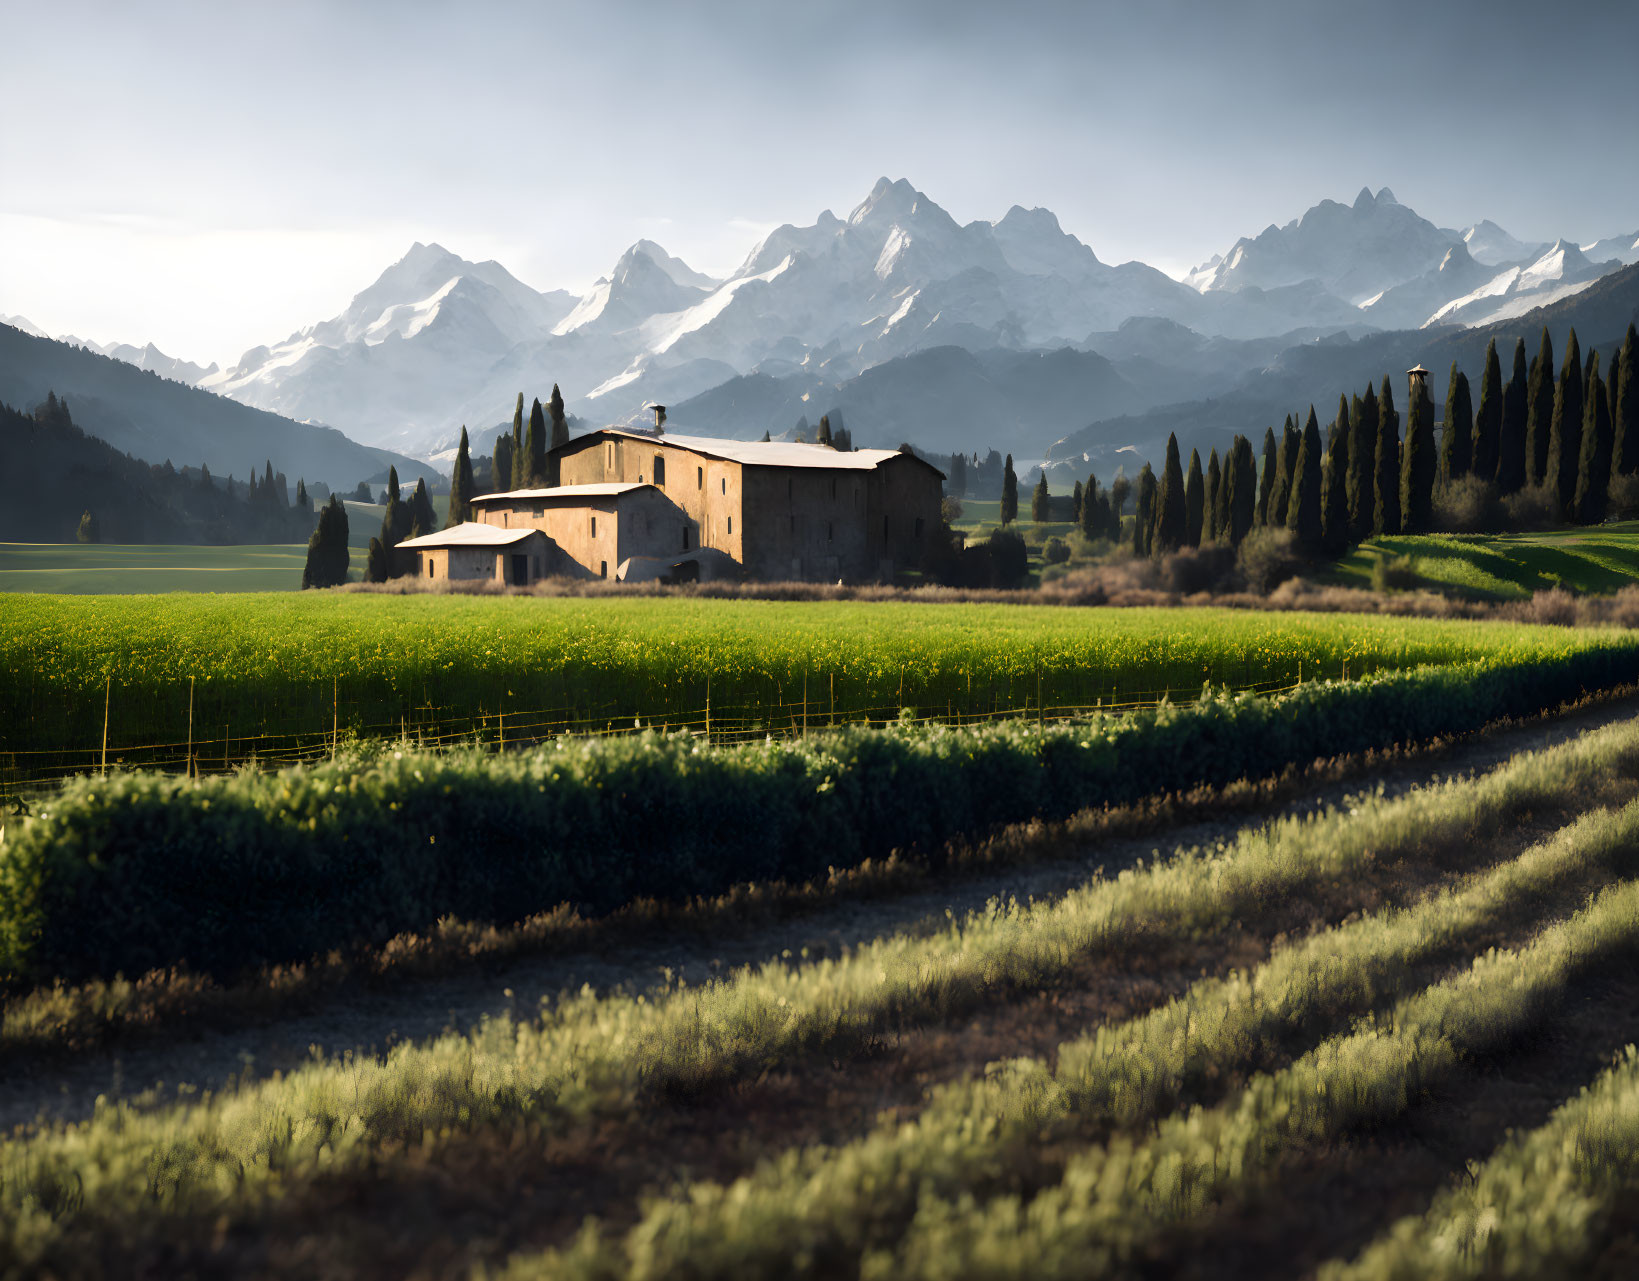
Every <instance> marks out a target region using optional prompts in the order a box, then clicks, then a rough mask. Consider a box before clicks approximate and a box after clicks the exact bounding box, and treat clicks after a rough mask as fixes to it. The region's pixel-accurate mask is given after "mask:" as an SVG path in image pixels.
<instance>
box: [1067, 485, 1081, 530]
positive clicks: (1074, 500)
mask: <svg viewBox="0 0 1639 1281" xmlns="http://www.w3.org/2000/svg"><path fill="white" fill-rule="evenodd" d="M1081 497H1082V494H1081V482H1080V481H1079V480H1078V481H1077V482H1076V487H1075V488H1074V489H1072V490H1071V491H1070V515H1071V517H1072V518H1073V519H1074V520H1075V522H1076V526H1077V528H1080V526H1081Z"/></svg>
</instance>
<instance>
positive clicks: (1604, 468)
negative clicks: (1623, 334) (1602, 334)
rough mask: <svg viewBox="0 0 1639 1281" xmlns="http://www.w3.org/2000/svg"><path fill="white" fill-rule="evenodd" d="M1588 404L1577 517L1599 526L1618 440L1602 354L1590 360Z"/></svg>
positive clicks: (1579, 465) (1606, 503) (1606, 504)
mask: <svg viewBox="0 0 1639 1281" xmlns="http://www.w3.org/2000/svg"><path fill="white" fill-rule="evenodd" d="M1586 399H1587V406H1586V408H1585V409H1584V410H1583V413H1582V456H1581V458H1580V459H1578V461H1577V469H1576V518H1577V520H1578V521H1580V522H1581V523H1582V524H1584V525H1597V524H1599V522H1600V521H1602V520H1604V519H1605V512H1606V510H1607V509H1608V508H1609V506H1610V485H1611V453H1612V449H1613V447H1614V445H1615V443H1616V439H1615V433H1614V431H1613V430H1612V426H1611V412H1610V400H1609V388H1608V386H1607V385H1606V383H1605V382H1604V381H1603V380H1602V379H1601V378H1600V377H1599V353H1598V352H1597V351H1596V352H1594V353H1593V355H1592V357H1591V358H1590V359H1589V361H1588V393H1587V397H1586Z"/></svg>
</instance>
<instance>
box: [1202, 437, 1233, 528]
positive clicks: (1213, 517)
mask: <svg viewBox="0 0 1639 1281" xmlns="http://www.w3.org/2000/svg"><path fill="white" fill-rule="evenodd" d="M1234 450H1235V441H1234V439H1233V438H1231V440H1230V442H1229V448H1228V449H1226V450H1224V458H1223V462H1222V464H1220V467H1219V471H1218V492H1217V494H1216V495H1214V497H1213V500H1212V508H1211V510H1209V511H1208V512H1207V514H1206V520H1207V532H1208V533H1209V534H1211V535H1212V540H1213V542H1223V541H1224V539H1226V538H1227V537H1228V536H1229V465H1230V463H1231V462H1232V461H1233V460H1232V458H1231V455H1232V454H1233V453H1234Z"/></svg>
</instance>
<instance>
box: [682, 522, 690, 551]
mask: <svg viewBox="0 0 1639 1281" xmlns="http://www.w3.org/2000/svg"><path fill="white" fill-rule="evenodd" d="M688 549H689V527H688V526H687V525H684V526H683V550H684V551H688Z"/></svg>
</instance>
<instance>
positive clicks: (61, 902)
mask: <svg viewBox="0 0 1639 1281" xmlns="http://www.w3.org/2000/svg"><path fill="white" fill-rule="evenodd" d="M1635 679H1639V650H1635V651H1633V652H1629V651H1628V650H1627V649H1625V648H1598V649H1590V650H1582V651H1577V652H1573V653H1570V654H1566V655H1564V656H1562V657H1560V658H1558V659H1553V660H1548V661H1543V660H1538V661H1536V662H1533V663H1532V664H1530V665H1529V666H1528V667H1523V668H1522V667H1516V666H1514V665H1511V664H1501V663H1494V662H1489V661H1487V662H1480V663H1477V664H1472V665H1464V666H1458V667H1446V668H1425V669H1419V670H1415V671H1410V672H1396V673H1389V674H1385V675H1382V676H1379V677H1373V678H1368V679H1365V680H1361V681H1357V682H1348V683H1345V682H1317V683H1313V684H1310V685H1305V686H1303V687H1301V688H1300V689H1299V690H1296V691H1294V692H1293V693H1291V694H1289V695H1287V696H1284V697H1281V698H1276V699H1259V698H1255V697H1250V696H1245V695H1228V694H1214V693H1205V694H1203V696H1202V697H1201V698H1200V699H1199V700H1198V701H1197V702H1194V703H1190V704H1184V705H1163V706H1162V707H1160V708H1158V709H1154V710H1151V711H1145V712H1140V713H1137V714H1133V715H1129V716H1125V717H1115V716H1101V717H1100V716H1095V717H1092V718H1088V719H1084V720H1079V721H1074V722H1068V723H1063V724H1058V725H1048V726H1045V727H1041V726H1032V725H1021V724H1019V723H1016V722H1015V723H1009V724H999V725H992V726H987V727H982V728H974V729H963V730H954V729H946V728H935V729H905V730H899V729H890V730H867V729H857V728H856V729H843V730H838V731H835V732H830V733H825V734H820V735H816V736H814V737H812V738H810V739H806V740H798V741H783V740H782V741H774V740H770V741H768V742H765V743H762V744H755V745H749V746H740V747H722V748H714V747H706V746H703V745H702V744H701V743H700V742H699V741H698V740H697V739H694V738H692V737H689V736H686V735H669V736H668V735H660V734H653V733H650V734H644V735H642V736H636V737H632V738H625V739H592V740H584V739H577V740H564V741H562V742H559V743H557V744H555V745H553V746H550V747H546V748H541V749H538V750H534V751H530V752H523V753H514V754H510V755H501V756H494V755H486V754H482V753H478V752H471V751H469V752H453V753H447V754H432V753H423V752H411V751H402V750H401V751H387V752H384V753H377V754H366V753H358V754H353V755H349V756H344V757H342V758H339V759H338V760H336V761H335V762H333V763H326V764H323V765H319V766H313V767H297V768H292V769H288V770H285V771H282V772H280V773H277V774H263V773H257V772H246V773H243V774H241V775H240V776H238V777H234V778H218V779H211V780H206V781H202V782H190V781H187V780H184V779H181V778H177V777H175V776H169V775H157V774H135V775H119V776H114V777H110V778H106V779H105V778H87V779H82V780H79V781H77V782H74V783H72V784H69V785H67V786H65V787H64V788H63V789H62V791H61V792H60V793H59V794H57V795H56V796H55V797H54V798H53V799H52V800H51V801H49V802H48V803H46V804H45V805H44V806H42V808H41V812H40V813H39V814H38V815H37V816H35V817H31V818H28V819H25V820H23V821H22V822H21V823H20V824H18V825H17V826H15V827H14V829H13V830H11V831H9V832H7V833H5V835H4V842H5V843H4V845H3V846H0V975H3V976H4V978H5V980H6V981H8V982H9V983H10V984H12V985H13V986H19V985H26V984H28V983H32V982H35V981H39V980H41V979H46V978H52V977H57V978H63V979H68V980H78V979H84V978H91V977H98V976H101V977H107V976H111V975H113V974H115V973H118V972H128V973H134V972H140V971H143V970H146V969H149V968H153V967H160V966H168V965H175V964H180V965H186V966H189V967H190V968H193V969H196V970H202V971H208V972H210V973H213V974H222V973H228V972H232V971H234V970H236V969H238V968H241V967H244V966H249V965H254V964H259V963H266V962H278V961H284V960H292V959H297V958H301V957H305V956H309V955H312V954H314V953H316V952H322V951H326V950H329V949H331V948H334V947H338V946H344V945H348V944H355V943H356V944H370V943H380V942H383V941H385V940H386V939H388V938H390V937H392V936H393V935H394V934H397V933H400V932H403V931H406V930H419V929H425V928H428V927H429V926H431V925H433V924H435V923H436V922H437V921H438V920H439V919H440V918H443V917H446V916H455V917H460V918H463V919H468V920H482V921H510V920H517V919H520V918H522V917H523V916H526V915H528V914H530V913H532V912H537V911H541V910H544V909H547V908H550V907H553V906H555V905H557V904H559V903H563V902H572V903H575V904H577V905H580V906H582V907H585V908H587V909H590V910H593V911H602V910H608V909H611V908H613V907H616V906H618V905H620V904H622V903H625V902H629V901H631V900H632V899H634V898H638V897H662V898H675V897H681V896H687V895H693V894H709V893H716V892H720V891H721V890H723V889H724V888H726V887H728V886H730V885H733V884H736V883H741V882H746V881H762V880H768V879H774V878H784V879H791V880H801V879H806V878H809V877H812V876H815V875H819V874H823V873H824V872H825V871H826V869H827V868H828V867H845V866H854V865H858V864H859V863H861V862H863V861H865V860H867V859H874V858H880V857H883V856H886V855H887V854H889V853H891V852H892V851H894V850H895V849H899V850H908V849H915V850H919V851H920V852H922V853H923V854H924V855H925V856H926V857H928V858H929V859H931V860H933V861H935V862H937V861H938V859H939V857H940V852H941V850H942V849H943V847H944V846H946V844H947V843H949V842H952V841H955V840H960V839H963V838H967V837H971V836H974V835H978V834H980V833H983V832H985V831H987V830H991V829H993V828H995V827H997V826H999V825H1002V824H1006V823H1012V822H1018V821H1022V820H1025V819H1029V818H1036V817H1040V818H1046V819H1057V818H1062V817H1065V816H1067V815H1069V814H1072V813H1074V812H1076V811H1077V810H1080V809H1083V808H1086V807H1089V806H1099V805H1104V804H1121V803H1125V802H1129V801H1133V800H1136V799H1139V798H1141V797H1144V796H1151V795H1155V794H1157V793H1160V792H1167V791H1172V790H1176V789H1181V788H1187V787H1193V786H1195V785H1199V784H1207V785H1221V784H1224V783H1228V782H1232V781H1234V780H1236V779H1240V778H1254V777H1262V776H1266V775H1269V774H1273V773H1278V772H1279V771H1280V770H1281V769H1283V768H1284V767H1285V766H1287V765H1289V764H1292V763H1295V762H1305V761H1309V760H1312V759H1314V758H1317V757H1325V756H1332V755H1337V754H1342V753H1353V752H1359V751H1364V750H1367V749H1372V748H1384V747H1388V746H1391V745H1393V744H1396V743H1406V742H1413V741H1418V740H1422V739H1427V738H1429V737H1432V736H1435V735H1448V734H1453V733H1461V732H1465V731H1469V730H1473V729H1477V728H1479V727H1480V726H1482V725H1484V724H1486V723H1488V722H1491V721H1494V720H1496V719H1498V718H1502V717H1507V716H1517V715H1523V714H1528V713H1532V712H1536V711H1539V710H1542V709H1544V708H1548V707H1553V706H1556V705H1559V704H1561V703H1563V702H1566V701H1568V700H1571V699H1574V698H1576V697H1578V696H1580V695H1582V694H1584V693H1586V692H1587V691H1589V690H1595V689H1600V688H1608V687H1611V686H1614V685H1617V684H1621V683H1626V682H1631V681H1634V680H1635Z"/></svg>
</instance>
